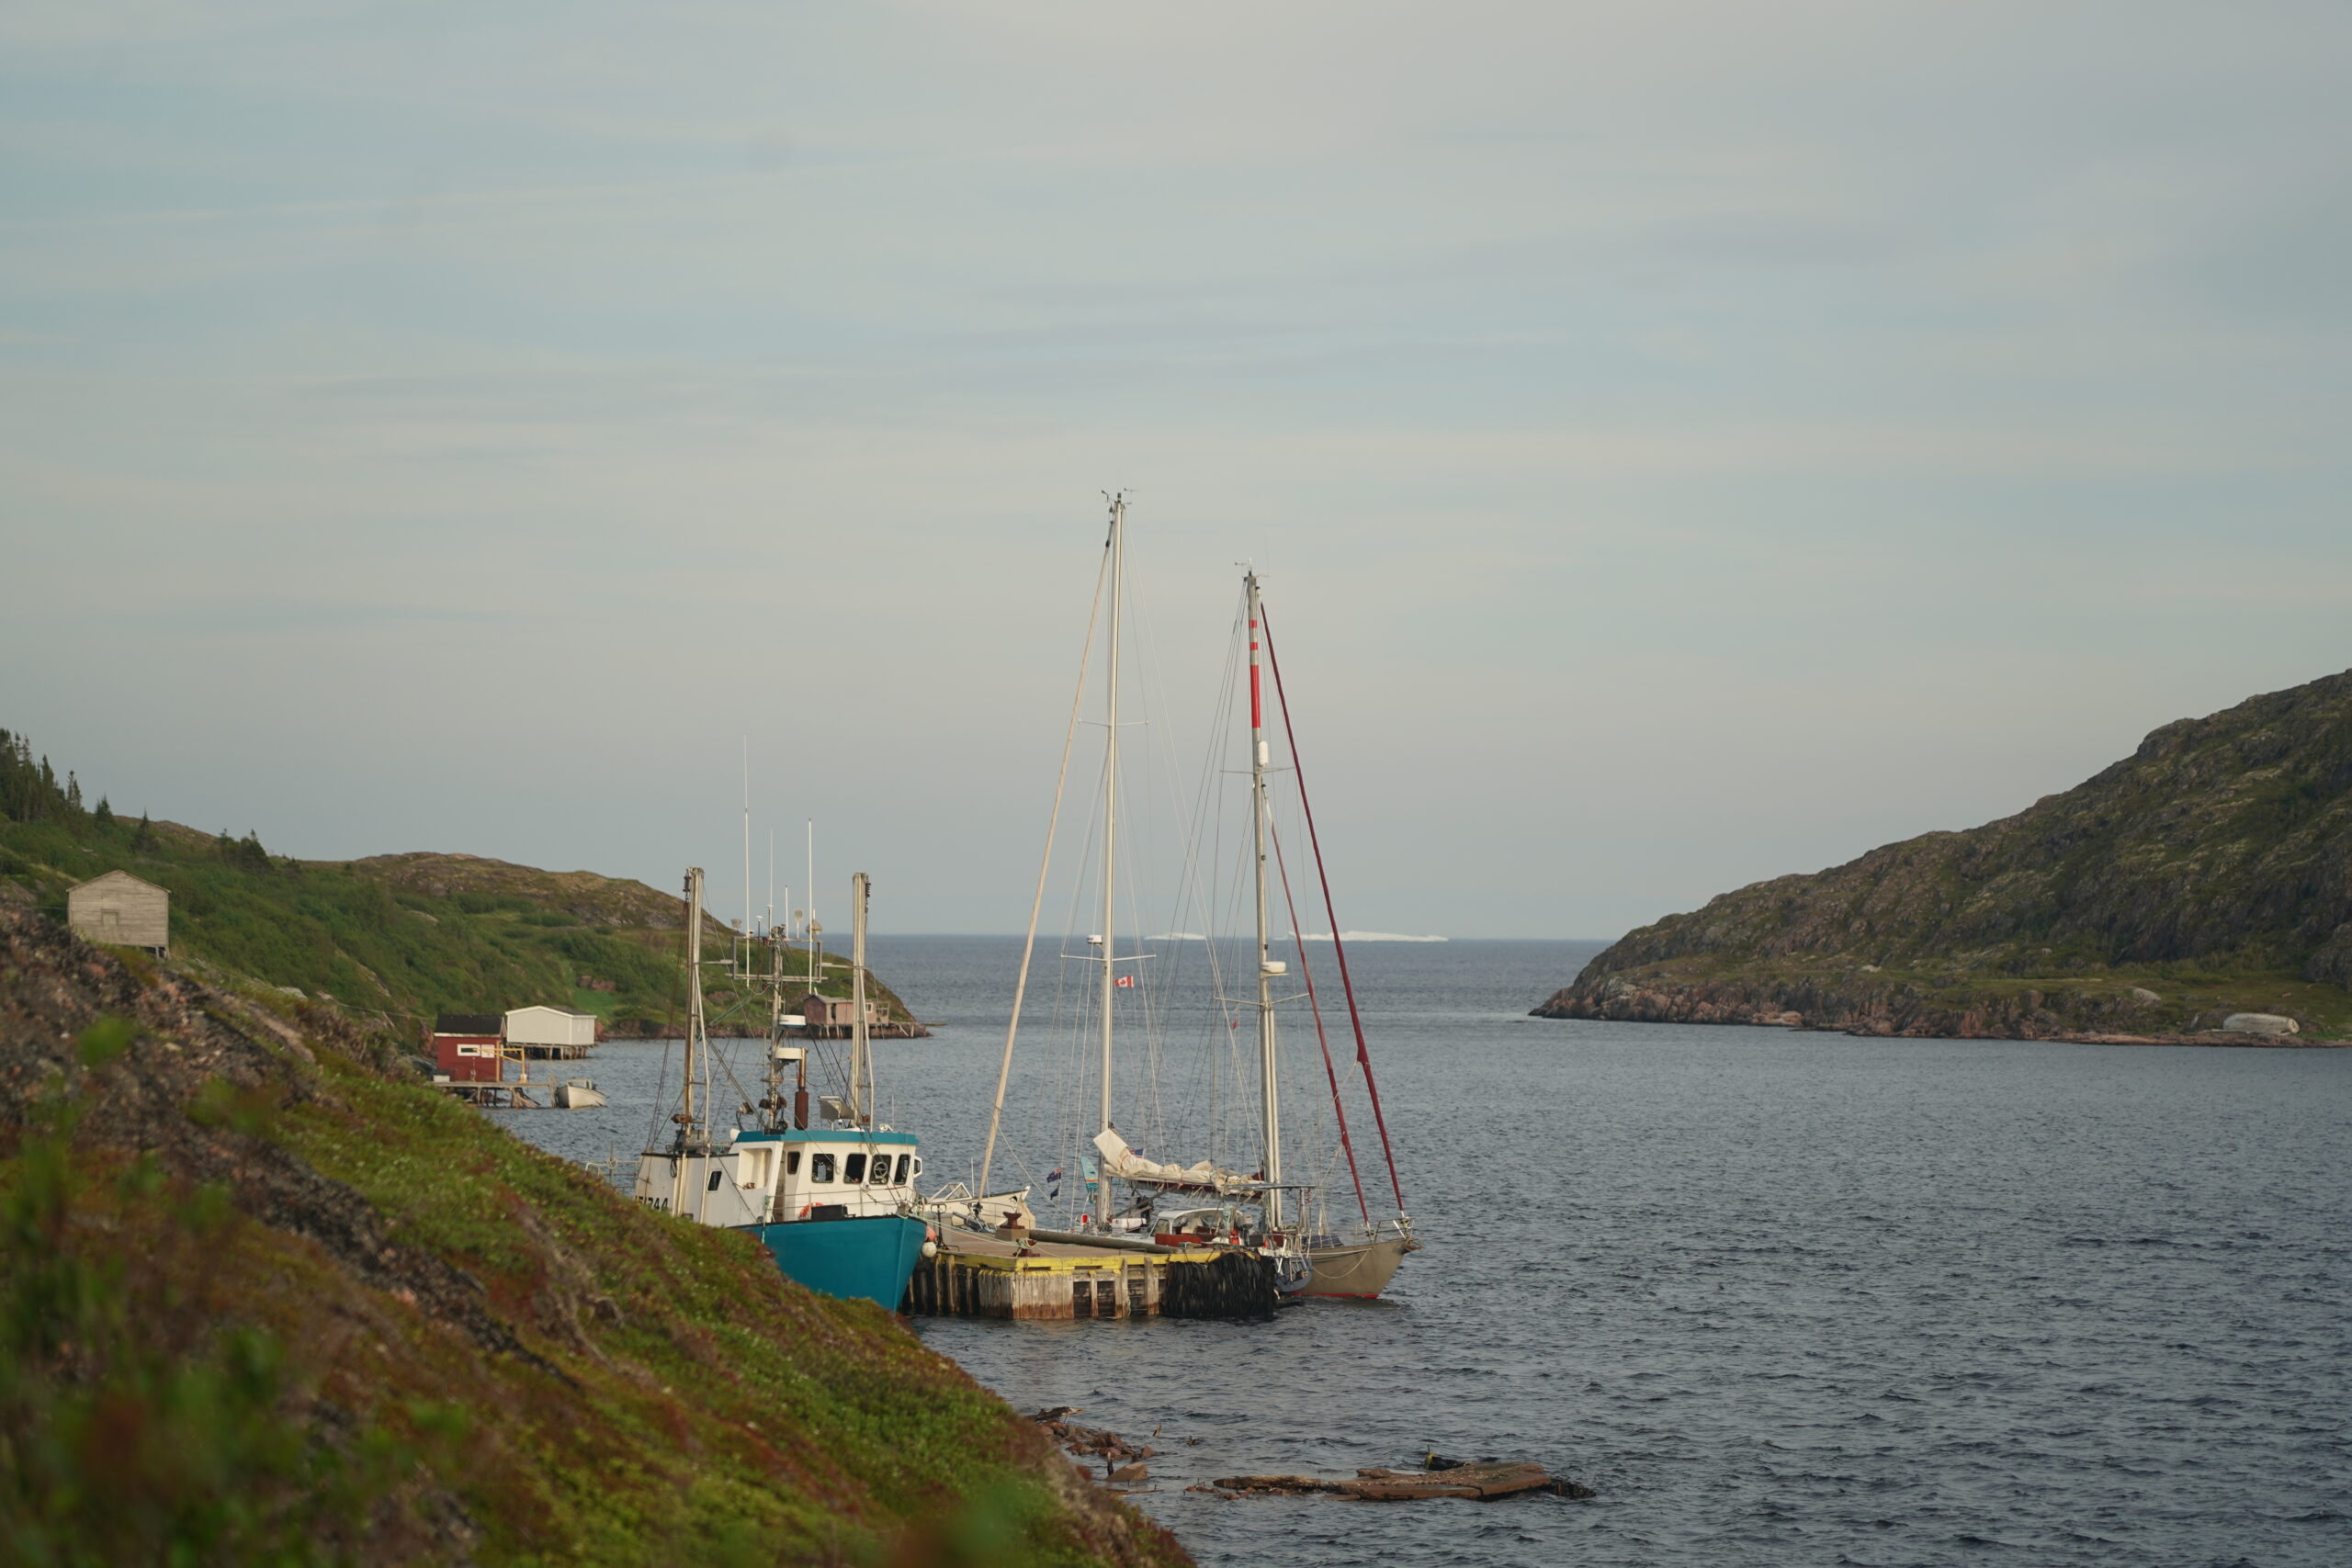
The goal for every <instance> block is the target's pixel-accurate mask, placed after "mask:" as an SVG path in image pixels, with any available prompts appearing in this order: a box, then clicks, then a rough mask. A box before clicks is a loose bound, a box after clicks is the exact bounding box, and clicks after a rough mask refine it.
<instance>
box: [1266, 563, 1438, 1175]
mask: <svg viewBox="0 0 2352 1568" xmlns="http://www.w3.org/2000/svg"><path fill="white" fill-rule="evenodd" d="M1258 615H1259V618H1260V620H1261V621H1262V622H1263V623H1264V626H1265V632H1266V662H1267V664H1268V665H1270V666H1271V667H1272V670H1273V671H1274V703H1275V705H1276V706H1278V707H1280V708H1281V709H1282V715H1283V740H1284V741H1285V742H1286V743H1287V744H1288V747H1289V750H1290V765H1291V776H1292V777H1293V778H1295V779H1296V780H1297V781H1298V806H1299V810H1300V811H1301V812H1303V813H1304V814H1305V815H1306V841H1307V844H1308V846H1309V847H1310V848H1311V849H1312V850H1313V851H1314V852H1315V874H1316V876H1317V879H1319V880H1320V881H1321V883H1322V885H1323V913H1324V917H1325V918H1326V919H1329V921H1330V922H1331V952H1332V954H1333V956H1335V957H1336V958H1338V959H1339V961H1340V988H1341V989H1342V990H1343V991H1345V992H1346V993H1347V998H1348V1021H1349V1023H1351V1025H1353V1026H1354V1029H1355V1034H1356V1063H1357V1065H1358V1066H1361V1067H1363V1083H1364V1088H1365V1089H1368V1090H1370V1091H1371V1094H1372V1119H1373V1122H1374V1123H1375V1124H1376V1125H1377V1126H1378V1127H1379V1128H1380V1152H1381V1153H1382V1154H1383V1155H1384V1156H1386V1157H1387V1160H1388V1185H1389V1187H1390V1188H1391V1190H1394V1191H1395V1192H1396V1194H1397V1209H1398V1210H1399V1211H1400V1212H1401V1211H1402V1210H1403V1209H1404V1207H1405V1184H1404V1183H1403V1182H1402V1181H1400V1180H1398V1179H1397V1150H1396V1148H1395V1146H1394V1145H1391V1144H1390V1143H1389V1141H1388V1118H1387V1117H1386V1116H1385V1115H1384V1114H1382V1112H1381V1109H1380V1085H1379V1084H1378V1083H1377V1082H1376V1081H1375V1080H1374V1077H1373V1076H1372V1050H1371V1047H1370V1046H1368V1045H1366V1044H1365V1043H1364V1038H1363V1013H1362V1012H1361V1011H1359V1010H1358V1009H1357V1007H1356V987H1355V981H1354V980H1353V979H1352V978H1351V977H1350V976H1349V974H1348V945H1347V943H1345V942H1341V941H1340V917H1339V915H1338V913H1337V912H1336V911H1335V910H1334V909H1333V908H1332V906H1331V875H1330V873H1329V871H1327V870H1326V869H1325V868H1324V864H1323V845H1322V842H1321V840H1318V839H1317V837H1316V833H1315V807H1314V806H1313V805H1312V804H1311V803H1310V802H1309V801H1308V799H1307V795H1306V766H1305V764H1303V763H1302V762H1301V761H1299V757H1298V736H1297V733H1296V732H1295V730H1294V729H1293V728H1291V722H1290V699H1289V698H1288V697H1287V696H1285V695H1284V694H1283V661H1282V660H1281V658H1280V657H1279V656H1277V655H1276V654H1275V652H1274V624H1273V621H1272V618H1271V617H1270V616H1268V615H1266V612H1265V605H1264V604H1263V602H1262V601H1261V603H1260V605H1259V609H1258Z"/></svg>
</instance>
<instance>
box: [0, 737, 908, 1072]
mask: <svg viewBox="0 0 2352 1568" xmlns="http://www.w3.org/2000/svg"><path fill="white" fill-rule="evenodd" d="M107 871H128V872H130V874H133V875H135V876H140V877H143V878H145V879H146V880H147V881H149V882H152V883H154V884H155V885H156V886H161V887H165V888H168V889H170V891H171V894H172V940H173V946H174V950H175V953H181V954H185V955H186V956H187V957H190V958H194V959H197V960H200V961H202V962H205V963H209V964H214V965H217V966H218V967H219V968H220V970H222V971H223V972H227V973H233V974H237V975H243V976H254V977H256V978H259V979H262V980H266V981H267V982H268V983H270V984H271V985H274V986H288V987H295V988H297V989H299V990H300V991H301V992H302V993H304V995H306V996H308V997H314V998H327V999H329V1000H331V1001H333V1002H334V1003H336V1004H338V1005H340V1006H343V1007H345V1008H349V1009H354V1010H359V1011H363V1012H367V1013H370V1014H376V1015H380V1016H381V1017H382V1018H383V1019H384V1021H385V1022H386V1023H387V1025H388V1026H390V1027H391V1028H393V1029H395V1030H396V1031H398V1032H402V1033H404V1034H405V1033H412V1032H413V1030H414V1028H415V1026H416V1024H417V1021H419V1020H420V1019H423V1018H429V1017H430V1016H431V1015H432V1014H434V1013H435V1012H495V1011H503V1010H505V1009H507V1008H510V1007H519V1006H523V1005H525V1004H527V1003H531V1002H550V1003H555V1004H557V1005H560V1006H566V1007H575V1008H579V1009H582V1010H585V1011H590V1012H594V1013H596V1014H598V1015H599V1016H601V1017H603V1018H604V1019H605V1020H606V1022H607V1027H608V1029H610V1030H611V1031H612V1032H616V1033H639V1034H649V1033H654V1032H660V1031H661V1030H662V1027H663V1026H664V1024H665V1022H667V1021H670V1020H672V1019H673V1018H675V1017H676V1016H677V1009H678V1007H679V1005H680V1004H679V998H680V997H681V995H682V994H683V993H682V991H681V989H680V985H679V978H680V975H681V972H682V969H683V964H682V962H681V959H682V953H683V942H682V941H681V937H682V935H683V927H684V923H685V919H684V905H683V903H682V902H681V900H680V899H679V898H678V897H677V896H675V895H673V894H669V893H664V892H660V891H657V890H656V889H654V888H651V887H648V886H646V885H645V884H643V883H641V882H632V881H626V880H622V879H619V878H615V877H606V876H599V875H597V874H594V873H593V872H585V871H575V872H546V871H540V870H537V869H536V868H534V867H530V866H520V865H510V864H508V863H505V862H503V861H495V860H485V859H481V858H478V857H475V856H470V855H459V854H397V855H379V856H375V857H372V858H370V859H367V860H359V861H350V862H330V861H297V860H292V859H288V858H286V857H283V856H278V855H273V854H271V853H270V852H268V851H267V850H266V849H265V848H264V847H263V845H262V843H261V840H259V838H258V837H257V836H255V835H254V834H251V833H248V834H247V835H246V836H245V837H244V838H243V839H232V838H230V837H229V835H228V834H227V833H226V832H221V833H219V834H207V833H201V832H198V831H195V830H193V829H187V828H183V827H180V826H178V825H177V824H175V823H170V822H148V821H145V820H143V819H142V820H141V821H138V822H132V821H130V820H127V819H125V818H121V817H119V816H118V815H116V814H115V813H114V812H113V811H112V810H111V808H110V807H107V804H106V803H105V802H99V803H97V804H96V805H85V802H84V801H83V800H82V798H81V795H80V790H79V786H78V784H75V783H74V779H73V776H72V774H70V773H69V774H68V775H67V776H66V778H65V779H64V780H62V781H60V780H59V779H58V778H57V777H56V776H55V774H54V773H53V772H52V771H51V769H50V767H49V764H48V762H47V760H46V759H42V760H40V761H35V760H34V759H33V757H32V755H31V752H30V749H29V748H28V746H27V745H26V744H25V743H24V742H23V740H22V739H19V738H15V737H11V736H9V735H8V734H7V732H6V731H5V730H0V880H5V881H12V882H15V883H17V885H19V886H23V887H24V888H26V889H27V890H28V891H29V892H31V893H32V894H33V895H34V897H36V898H37V899H38V900H39V901H40V905H41V907H42V908H44V909H45V910H47V911H48V912H49V913H51V915H53V916H55V917H56V918H58V919H63V917H64V911H65V892H66V889H67V888H69V887H71V886H74V884H75V883H78V882H83V881H86V880H87V879H88V878H90V877H93V876H96V875H98V874H101V873H104V872H107ZM729 940H730V933H729V930H728V928H727V927H725V926H723V925H722V924H720V923H719V922H718V920H716V919H709V918H708V917H707V916H706V923H705V927H704V942H705V946H706V951H707V952H708V953H711V954H712V955H715V956H724V955H725V954H726V953H727V952H728V951H729V948H728V943H729ZM824 974H825V976H826V979H825V983H824V984H823V985H822V986H820V989H822V990H824V991H825V992H826V993H827V994H829V995H837V996H845V995H847V994H848V991H849V988H850V980H851V975H850V970H849V965H848V963H847V961H846V960H842V959H834V960H831V963H830V964H829V965H828V966H827V968H826V969H825V970H824ZM583 980H591V981H609V982H612V987H613V988H611V989H609V990H606V989H602V988H599V987H594V986H589V985H583V984H582V981H583ZM870 983H871V984H872V985H873V987H874V989H875V992H876V996H877V997H878V998H880V999H881V1001H882V1002H883V1004H884V1005H885V1006H886V1007H888V1008H889V1009H890V1010H891V1012H892V1016H894V1017H898V1018H905V1017H907V1016H908V1014H907V1012H906V1010H905V1008H904V1006H903V1004H901V1003H900V1002H899V999H898V998H897V997H896V996H894V995H892V994H891V993H890V991H889V989H888V987H886V986H883V985H882V984H881V983H880V982H879V981H871V982H870ZM706 989H707V992H708V993H709V998H710V1002H711V1006H712V1011H713V1017H714V1028H723V1027H724V1026H725V1023H726V1018H725V1014H726V1012H727V1010H728V1009H729V1006H730V1005H731V1004H733V1003H735V1002H736V1001H737V1000H739V997H738V992H739V991H741V990H745V989H748V988H747V987H741V986H740V985H738V984H737V983H733V982H729V981H727V980H725V979H707V980H706ZM744 999H747V998H744ZM758 1017H759V1021H760V1022H761V1024H762V1025H764V1020H765V1012H764V1010H763V1006H762V1009H761V1010H759V1013H758Z"/></svg>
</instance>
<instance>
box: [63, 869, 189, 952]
mask: <svg viewBox="0 0 2352 1568" xmlns="http://www.w3.org/2000/svg"><path fill="white" fill-rule="evenodd" d="M65 923H66V924H67V925H70V926H72V927H73V928H74V930H75V931H79V932H81V933H82V934H83V935H84V936H85V937H87V938H89V939H90V940H91V941H92V942H111V943H113V944H114V945H115V946H117V947H143V948H146V949H147V950H148V951H150V952H152V953H162V952H164V950H165V949H167V948H168V947H170V946H171V942H172V896H171V894H170V893H168V892H166V891H165V890H164V889H163V888H161V887H158V886H155V885H154V884H153V883H152V882H144V881H141V879H140V878H138V877H136V876H133V875H131V874H130V873H129V872H127V871H110V872H107V874H105V875H104V876H94V877H92V878H91V879H90V880H89V881H87V882H85V883H83V884H82V885H81V886H79V887H74V888H71V889H69V890H68V891H67V892H66V895H65Z"/></svg>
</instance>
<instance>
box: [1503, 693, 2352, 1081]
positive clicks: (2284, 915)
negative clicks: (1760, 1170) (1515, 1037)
mask: <svg viewBox="0 0 2352 1568" xmlns="http://www.w3.org/2000/svg"><path fill="white" fill-rule="evenodd" d="M1534 1013H1535V1015H1536V1016H1538V1017H1543V1018H1570V1019H1574V1018H1584V1019H1616V1020H1627V1021H1653V1022H1678V1023H1743V1024H1778V1025H1785V1026H1789V1027H1795V1028H1806V1029H1832V1030H1844V1031H1848V1032H1854V1033H1861V1034H1893V1035H1917V1036H1938V1037H1960V1038H1968V1037H1995V1038H2007V1039H2086V1040H2101V1041H2118V1042H2121V1041H2154V1042H2163V1043H2185V1044H2188V1043H2195V1044H2237V1045H2247V1044H2259V1045H2293V1044H2322V1043H2341V1042H2343V1041H2344V1040H2345V1039H2346V1036H2347V1035H2352V671H2347V672H2346V673H2344V674H2339V675H2331V676H2328V677H2325V678H2324V679H2322V680H2318V681H2313V682H2310V683H2309V684H2307V685H2302V686H2297V687H2294V688H2292V689H2290V690H2288V691H2284V692H2273V693H2269V694H2266V695H2263V696H2258V697H2253V698H2249V699H2248V700H2247V701H2245V702H2243V703H2240V704H2239V705H2236V706H2235V707H2233V708H2229V709H2226V710H2224V711H2223V712H2221V713H2217V714H2214V715H2211V716H2209V717H2205V718H2189V719H2181V720H2178V721H2177V722H2175V723H2172V724H2168V725H2165V726H2164V727H2163V728H2160V729H2157V730H2155V731H2154V732H2153V733H2152V734H2150V735H2149V736H2148V738H2147V739H2145V740H2143V742H2141V745H2140V748H2139V750H2137V751H2135V752H2133V753H2132V754H2131V756H2129V757H2127V758H2125V759H2123V760H2122V761H2119V762H2116V763H2115V764H2114V765H2112V766H2111V767H2109V768H2107V769H2105V770H2104V771H2102V772H2101V773H2098V775H2097V776H2095V777H2093V778H2091V779H2088V780H2086V781H2085V782H2084V783H2082V784H2077V785H2076V786H2075V787H2074V788H2073V789H2070V790H2067V791H2065V792H2064V794H2060V795H2046V796H2044V797H2043V798H2042V799H2041V800H2039V801H2036V802H2035V803H2034V804H2033V805H2032V806H2030V807H2027V808H2026V809H2025V810H2023V811H2020V812H2018V814H2017V815H2016V816H2014V817H2007V818H2002V819H2001V820H1999V821H1996V822H1990V823H1986V824H1985V826H1983V827H1981V828H1973V829H1967V830H1965V831H1962V832H1935V833H1928V834H1923V835H1921V836H1920V837H1918V838H1916V839H1908V840H1904V841H1902V842H1900V843H1894V844H1888V845H1885V846H1883V847H1882V848H1879V849H1875V850H1872V851H1871V852H1870V853H1868V854H1866V855H1863V856H1862V857H1861V858H1860V859H1859V860H1855V861H1851V862H1849V863H1847V864H1844V865H1840V866H1833V867H1831V868H1830V869H1829V870H1826V871H1822V872H1816V873H1814V874H1810V875H1792V876H1782V877H1777V878H1774V879H1773V880H1771V881H1769V882H1759V883H1757V884H1754V885H1753V886H1747V887H1743V888H1740V889H1738V890H1737V891H1736V892H1732V893H1726V894H1724V895H1722V896H1720V897H1716V898H1713V899H1712V900H1710V901H1709V902H1708V903H1707V904H1706V905H1705V907H1704V908H1700V909H1698V910H1696V911H1694V912H1692V913H1690V914H1682V915H1670V916H1668V917H1667V918H1666V919H1662V920H1658V921H1657V922H1656V923H1654V924H1651V925H1647V926H1644V927H1642V928H1641V929H1640V930H1638V931H1633V932H1631V933H1629V934H1627V935H1626V936H1625V937H1623V939H1621V940H1620V941H1619V942H1616V943H1615V944H1614V945H1612V946H1611V947H1610V948H1608V949H1607V950H1606V951H1604V952H1603V953H1600V955H1599V956H1598V957H1596V958H1594V959H1593V960H1592V962H1591V963H1589V964H1587V965H1586V966H1585V968H1584V971H1583V972H1582V973H1581V974H1580V975H1578V976H1577V978H1576V981H1575V983H1574V984H1572V985H1569V986H1567V987H1564V988H1563V989H1561V990H1559V991H1557V992H1555V994H1554V995H1553V996H1552V997H1551V998H1549V999H1547V1000H1546V1001H1545V1002H1544V1004H1543V1005H1542V1006H1540V1007H1538V1008H1536V1009H1534ZM2245 1015H2261V1016H2263V1017H2267V1018H2268V1019H2272V1020H2277V1021H2278V1022H2272V1023H2268V1024H2261V1023H2256V1022H2251V1021H2249V1020H2248V1018H2247V1017H2246V1016H2245ZM2225 1026H2227V1027H2225ZM2290 1026H2291V1027H2290ZM2263 1030H2269V1031H2277V1032H2260V1031H2263Z"/></svg>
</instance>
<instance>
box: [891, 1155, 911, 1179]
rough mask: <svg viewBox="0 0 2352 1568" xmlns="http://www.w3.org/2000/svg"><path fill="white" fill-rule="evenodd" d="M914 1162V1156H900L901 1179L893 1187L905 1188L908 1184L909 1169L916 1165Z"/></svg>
mask: <svg viewBox="0 0 2352 1568" xmlns="http://www.w3.org/2000/svg"><path fill="white" fill-rule="evenodd" d="M914 1160H915V1156H912V1155H900V1156H899V1179H898V1180H897V1181H895V1182H893V1183H892V1184H891V1185H893V1186H896V1187H904V1186H905V1185H906V1184H907V1168H908V1167H910V1166H911V1165H912V1164H914Z"/></svg>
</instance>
